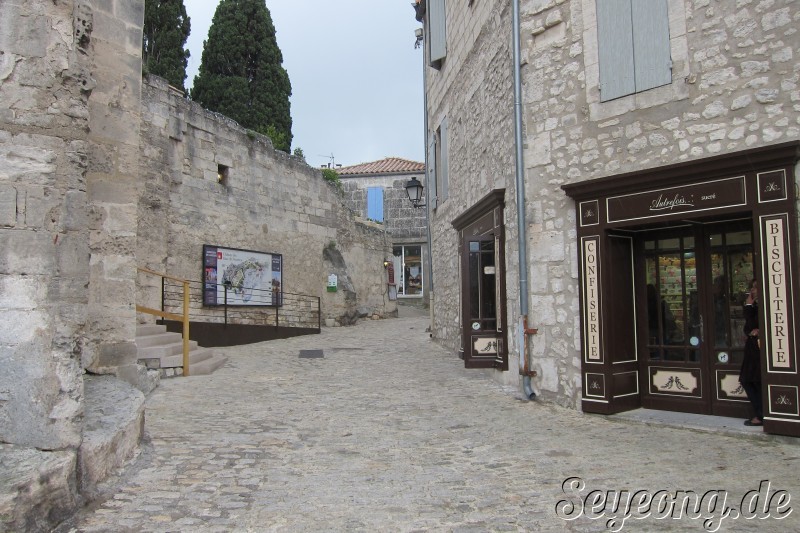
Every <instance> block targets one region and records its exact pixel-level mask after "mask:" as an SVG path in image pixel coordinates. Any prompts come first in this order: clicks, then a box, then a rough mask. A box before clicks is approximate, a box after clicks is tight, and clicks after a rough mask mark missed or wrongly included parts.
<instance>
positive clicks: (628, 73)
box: [597, 0, 639, 102]
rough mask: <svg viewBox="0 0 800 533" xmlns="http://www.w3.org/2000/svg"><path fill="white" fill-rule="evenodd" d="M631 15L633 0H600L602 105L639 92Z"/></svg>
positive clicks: (599, 40) (598, 41)
mask: <svg viewBox="0 0 800 533" xmlns="http://www.w3.org/2000/svg"><path fill="white" fill-rule="evenodd" d="M636 1H637V2H638V1H639V0H636ZM631 16H632V15H631V0H597V48H598V56H599V57H598V60H599V63H600V101H601V102H605V101H607V100H613V99H614V98H619V97H620V96H625V95H626V94H631V93H633V92H635V91H636V84H635V79H634V69H633V33H632V32H631V20H632V19H631Z"/></svg>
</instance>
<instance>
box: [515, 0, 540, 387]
mask: <svg viewBox="0 0 800 533" xmlns="http://www.w3.org/2000/svg"><path fill="white" fill-rule="evenodd" d="M511 4H512V18H511V26H512V28H511V33H512V41H513V44H512V46H513V48H514V50H513V53H514V58H513V61H514V67H513V68H514V149H515V156H516V185H517V187H516V189H517V191H516V192H517V237H518V253H519V261H518V264H519V307H520V317H519V324H518V326H517V327H518V328H519V342H518V345H519V373H520V375H521V376H522V389H523V393H524V394H525V397H526V398H527V399H529V400H533V399H535V398H536V393H535V392H534V391H533V388H532V387H531V376H534V375H536V373H535V372H533V371H532V370H531V369H530V365H529V363H528V335H531V334H533V333H535V332H536V330H532V329H528V246H527V240H528V236H527V231H526V228H527V223H526V221H525V167H524V161H523V157H522V81H521V72H520V68H521V67H520V44H519V28H520V24H519V0H511Z"/></svg>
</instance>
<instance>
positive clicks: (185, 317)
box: [136, 268, 191, 376]
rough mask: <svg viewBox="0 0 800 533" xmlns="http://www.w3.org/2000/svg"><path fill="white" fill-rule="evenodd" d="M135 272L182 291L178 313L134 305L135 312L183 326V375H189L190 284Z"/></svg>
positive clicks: (148, 272)
mask: <svg viewBox="0 0 800 533" xmlns="http://www.w3.org/2000/svg"><path fill="white" fill-rule="evenodd" d="M137 270H138V271H139V272H141V273H143V274H147V275H150V276H158V277H160V278H161V286H162V287H163V286H164V283H165V280H169V281H170V282H171V283H172V284H173V285H175V286H178V284H180V287H181V289H182V290H181V302H182V305H180V306H179V307H180V310H181V312H180V313H177V312H170V311H167V310H166V309H165V308H164V306H163V305H162V306H161V309H160V310H159V309H153V308H152V307H147V306H144V305H138V304H137V305H136V312H137V313H146V314H148V315H154V316H159V317H161V318H168V319H170V320H177V321H179V322H181V323H182V324H183V330H182V332H181V336H182V337H183V375H184V376H188V375H189V302H190V295H189V288H190V284H191V282H189V281H188V280H185V279H181V278H176V277H173V276H168V275H166V274H161V273H159V272H156V271H154V270H150V269H147V268H137Z"/></svg>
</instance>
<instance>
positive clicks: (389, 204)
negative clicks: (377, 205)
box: [340, 172, 427, 242]
mask: <svg viewBox="0 0 800 533" xmlns="http://www.w3.org/2000/svg"><path fill="white" fill-rule="evenodd" d="M412 176H413V177H416V178H417V179H418V180H419V181H420V183H422V185H423V186H425V174H424V172H423V173H419V172H417V173H410V174H405V175H404V174H387V175H377V176H363V177H362V176H359V177H344V176H342V177H340V179H341V181H342V187H343V189H344V197H345V204H346V205H347V207H349V208H350V209H351V210H352V211H353V212H354V213H356V214H357V215H358V216H360V217H362V218H367V189H368V188H369V187H382V188H383V226H384V228H385V230H386V231H387V232H389V234H390V235H391V236H392V238H393V239H394V241H395V242H424V241H425V240H426V239H427V227H426V225H425V209H423V208H415V207H414V206H413V205H412V204H411V202H410V201H409V200H408V193H406V188H405V187H406V182H408V180H410V179H411V177H412Z"/></svg>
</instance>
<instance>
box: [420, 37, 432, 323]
mask: <svg viewBox="0 0 800 533" xmlns="http://www.w3.org/2000/svg"><path fill="white" fill-rule="evenodd" d="M422 38H423V45H422V87H423V91H422V98H423V104H422V105H423V107H422V108H423V109H424V110H425V111H424V113H423V115H424V117H423V127H424V128H425V139H424V142H425V230H426V231H427V235H428V246H427V248H428V250H427V251H428V269H427V270H428V271H427V277H428V310H429V314H430V320H431V325H430V333H431V336H433V318H434V311H433V253H432V250H433V247H432V242H431V184H430V183H429V181H428V180H429V179H430V175H431V173H430V170H429V169H428V62H427V61H426V58H425V45H424V39H425V33H424V32H423V37H422Z"/></svg>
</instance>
